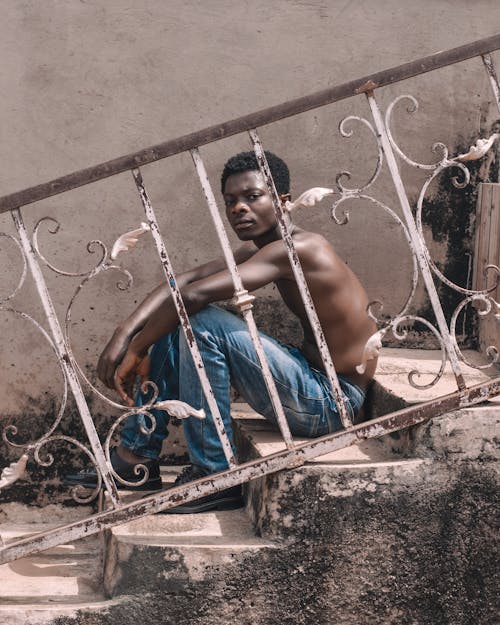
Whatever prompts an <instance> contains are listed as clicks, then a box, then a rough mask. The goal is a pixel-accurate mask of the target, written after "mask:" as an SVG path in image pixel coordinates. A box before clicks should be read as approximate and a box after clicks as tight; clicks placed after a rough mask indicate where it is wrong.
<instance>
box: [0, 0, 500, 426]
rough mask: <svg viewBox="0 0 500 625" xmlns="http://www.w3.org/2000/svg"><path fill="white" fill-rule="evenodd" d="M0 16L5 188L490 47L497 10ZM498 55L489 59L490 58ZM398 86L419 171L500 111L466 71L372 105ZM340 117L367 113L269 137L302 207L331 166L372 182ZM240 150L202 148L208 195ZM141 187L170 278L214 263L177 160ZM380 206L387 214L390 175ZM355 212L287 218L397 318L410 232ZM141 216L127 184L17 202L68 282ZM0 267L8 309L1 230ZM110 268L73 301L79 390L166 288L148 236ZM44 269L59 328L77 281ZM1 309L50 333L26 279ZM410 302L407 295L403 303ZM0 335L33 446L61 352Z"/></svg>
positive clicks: (57, 9)
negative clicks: (383, 72) (408, 105)
mask: <svg viewBox="0 0 500 625" xmlns="http://www.w3.org/2000/svg"><path fill="white" fill-rule="evenodd" d="M2 9H3V11H2V21H1V24H0V32H1V37H0V49H1V54H2V63H1V65H0V80H1V85H2V94H3V95H2V99H1V102H0V111H1V114H2V121H3V123H2V135H1V136H2V141H1V142H0V154H1V157H2V162H3V175H2V178H1V184H0V193H1V194H2V195H3V194H6V193H9V192H13V191H17V190H19V189H21V188H24V187H26V186H29V185H33V184H37V183H40V182H44V181H47V180H49V179H52V178H55V177H57V176H60V175H63V174H65V173H69V172H71V171H74V170H77V169H79V168H83V167H86V166H89V165H92V164H95V163H97V162H101V161H104V160H106V159H110V158H113V157H116V156H119V155H121V154H124V153H127V152H130V151H133V150H137V149H140V148H142V147H145V146H147V145H151V144H154V143H157V142H160V141H162V140H166V139H169V138H173V137H175V136H179V135H181V134H184V133H187V132H190V131H192V130H196V129H200V128H203V127H206V126H208V125H211V124H214V123H217V122H221V121H224V120H227V119H230V118H234V117H238V116H240V115H242V114H245V113H249V112H252V111H254V110H257V109H260V108H263V107H266V106H270V105H273V104H277V103H280V102H283V101H285V100H287V99H290V98H294V97H298V96H301V95H305V94H307V93H310V92H312V91H314V90H317V89H321V88H324V87H327V86H330V85H334V84H338V83H341V82H343V81H346V80H349V79H352V78H355V77H358V76H362V75H366V74H369V73H370V72H374V71H377V70H380V69H382V68H386V67H391V66H394V65H398V64H400V63H403V62H405V61H410V60H412V59H415V58H417V57H420V56H423V55H426V54H430V53H432V52H435V51H437V50H441V49H446V48H450V47H453V46H456V45H460V44H463V43H467V42H470V41H473V40H475V39H478V38H481V37H485V36H489V35H491V34H494V33H495V30H496V28H497V24H498V23H499V18H500V5H499V4H498V2H496V0H479V1H477V2H474V3H471V2H467V1H466V0H462V1H459V2H456V1H453V2H452V1H446V0H437V1H436V0H421V1H420V2H411V1H410V0H403V1H401V0H388V1H387V2H373V1H372V0H359V1H357V2H347V1H345V0H342V1H340V0H332V1H331V2H321V1H319V0H311V1H300V0H273V2H267V1H263V0H258V1H256V2H252V3H250V4H249V3H246V2H232V1H231V2H230V1H228V0H216V1H214V2H209V3H201V2H194V1H187V2H186V1H182V2H181V1H180V0H171V1H169V2H161V1H159V0H148V1H146V2H141V3H132V2H129V1H128V0H107V1H106V2H98V1H97V2H93V1H84V0H82V1H79V2H78V1H76V0H71V1H66V0H49V1H46V2H43V3H40V2H35V1H33V0H24V1H23V2H10V3H4V6H3V7H2ZM494 57H495V58H496V60H497V64H498V61H500V58H499V55H498V54H496V55H494ZM406 92H409V93H412V94H414V95H416V96H417V97H418V98H419V100H420V110H419V112H418V113H416V114H414V115H412V116H409V115H407V114H406V112H404V110H402V111H399V112H398V113H397V114H396V116H395V134H396V138H397V139H398V140H399V142H400V143H401V145H402V146H403V147H404V149H405V150H407V151H408V152H409V153H410V154H411V155H412V157H413V158H415V159H417V160H427V161H429V160H431V159H432V157H433V155H432V154H431V152H430V146H431V145H432V144H433V143H434V142H435V141H437V140H440V141H443V142H444V143H445V144H447V145H448V146H449V147H450V151H451V153H455V152H456V151H457V150H458V148H459V146H460V147H463V146H464V145H466V144H467V143H468V142H469V141H470V140H471V139H472V138H474V139H475V138H476V137H477V136H478V135H479V134H481V133H483V131H485V129H487V128H489V126H490V125H491V123H492V121H493V120H494V119H495V117H496V114H495V110H494V107H493V104H492V101H491V100H492V96H491V92H490V88H489V84H488V81H487V78H486V76H485V73H484V71H483V69H482V66H481V63H480V62H479V61H477V60H474V61H470V62H466V63H462V64H460V65H457V66H454V67H450V68H447V69H444V70H440V71H438V72H435V73H432V74H428V75H425V76H423V77H420V78H415V79H412V80H410V81H407V83H405V84H404V85H396V86H394V87H391V88H387V89H383V90H381V92H380V95H379V98H380V102H381V104H382V105H383V106H385V105H387V104H388V103H389V102H390V100H391V99H392V98H393V97H394V96H396V95H398V94H401V93H406ZM349 114H358V115H368V109H367V105H366V102H365V100H364V97H363V96H360V97H359V98H355V99H353V100H349V101H344V102H341V103H339V104H337V105H332V106H328V107H325V108H323V109H320V110H318V111H315V112H312V113H309V114H304V115H301V116H299V117H297V118H295V119H290V120H286V121H283V122H281V123H278V124H275V125H274V126H272V127H269V128H264V129H263V130H262V137H263V140H264V142H265V145H266V146H267V147H268V148H269V149H272V150H274V151H275V152H277V153H278V154H280V155H282V156H283V157H284V158H285V159H286V160H287V161H288V162H289V165H290V168H291V171H292V176H293V189H292V190H293V192H294V193H295V194H297V193H300V192H301V191H302V190H303V189H305V188H308V187H310V186H315V185H320V186H327V185H333V184H334V180H335V175H336V174H337V173H338V172H340V171H342V170H350V171H351V172H352V174H353V178H352V183H354V184H359V183H362V182H363V181H365V180H367V178H368V177H369V175H370V174H371V172H372V171H373V168H374V165H375V159H376V148H375V146H374V142H373V138H372V137H371V135H370V133H369V132H368V131H367V129H366V128H364V127H361V126H360V127H359V128H355V133H354V135H353V137H352V138H350V139H345V138H341V137H340V135H339V133H338V130H337V125H338V123H339V121H340V120H341V119H342V118H343V117H344V116H345V115H349ZM248 147H249V142H248V140H247V138H246V137H243V136H241V137H235V138H232V139H228V140H225V141H223V142H221V143H220V144H217V145H212V146H208V147H207V148H204V149H203V150H202V154H203V155H204V156H206V162H207V164H208V169H209V173H210V175H211V178H212V181H213V185H214V187H215V188H216V189H218V173H219V172H220V170H221V167H222V165H223V163H224V161H225V160H226V158H227V157H228V156H230V155H231V154H233V153H234V152H236V151H239V150H241V149H248ZM403 173H404V175H405V176H406V178H407V179H408V180H409V190H410V194H411V195H412V197H415V196H416V194H417V190H418V183H419V181H421V179H420V178H419V176H418V175H417V174H415V173H413V172H410V171H407V168H403ZM143 174H144V177H145V181H146V184H147V185H148V187H149V188H150V193H151V196H152V200H153V202H154V204H155V206H156V207H157V210H158V213H159V216H160V225H161V227H162V229H163V232H164V235H165V238H166V241H167V244H168V245H169V251H170V254H171V257H172V259H173V262H174V264H175V267H176V268H177V269H178V270H182V269H185V268H188V267H189V266H191V265H193V264H196V263H199V262H202V261H205V260H208V259H209V258H210V257H212V256H213V254H214V250H216V249H217V244H216V238H215V234H214V232H213V229H212V227H211V226H209V225H208V220H207V211H206V208H205V206H204V203H203V200H202V195H201V192H200V189H199V187H198V182H197V180H196V178H195V176H194V172H193V168H192V164H191V162H190V159H189V157H188V156H186V155H182V156H178V157H174V158H172V159H169V160H168V161H164V162H160V163H157V164H154V165H151V166H148V167H146V168H144V172H143ZM433 192H434V191H433ZM376 194H377V197H380V198H385V201H386V202H387V203H388V204H389V205H391V206H395V205H396V200H395V195H394V192H393V190H392V185H391V183H390V181H389V179H388V177H387V176H386V175H384V176H382V178H381V179H380V181H379V183H377V189H376ZM350 208H351V210H350V212H351V222H350V224H349V225H347V226H344V227H339V226H334V225H333V223H332V222H331V220H330V217H329V205H328V203H325V204H324V205H323V206H322V208H321V209H318V211H316V212H314V213H313V214H309V215H299V216H298V221H299V222H300V223H301V224H303V225H307V227H309V228H311V229H313V230H318V231H321V232H324V233H326V234H327V236H328V237H329V238H330V239H331V240H332V242H333V243H334V245H335V246H336V248H337V249H338V251H339V253H340V254H341V255H342V256H343V257H344V258H345V259H346V262H347V263H348V264H349V265H350V266H352V267H353V268H354V269H355V271H356V272H357V273H358V274H359V275H360V277H361V279H362V281H363V282H364V284H365V285H366V287H367V289H368V291H369V294H370V296H371V297H372V298H380V299H383V300H384V301H385V302H386V311H387V312H391V311H392V312H394V311H396V310H398V309H399V307H400V306H401V305H402V303H403V301H404V299H405V297H406V294H407V293H408V291H409V276H410V266H411V265H410V256H409V253H408V251H407V248H406V244H405V242H404V240H403V236H402V234H401V233H400V232H398V231H397V228H396V227H395V226H394V224H393V223H392V222H391V221H390V219H389V217H387V216H386V215H385V214H382V213H380V212H376V211H374V210H373V208H370V207H369V206H366V205H363V204H361V203H357V204H353V205H352V206H351V207H350ZM141 211H142V209H141V206H140V203H139V200H138V197H137V195H136V191H135V188H134V187H133V182H132V179H131V176H129V175H125V174H123V175H120V176H118V177H116V178H114V179H110V180H105V181H102V182H99V183H97V184H95V185H93V186H92V187H90V188H83V189H79V190H76V191H73V192H70V193H67V194H64V195H62V196H58V197H55V198H52V199H50V200H47V201H44V202H39V203H37V204H35V205H32V206H29V207H27V209H26V210H25V216H26V221H27V224H28V226H29V227H30V228H32V227H33V226H34V224H35V223H36V222H37V220H38V219H39V218H41V217H43V216H45V215H50V216H52V217H55V218H57V219H58V220H59V221H60V223H61V230H60V232H59V233H58V234H55V235H52V234H50V233H49V232H48V228H47V227H46V226H44V225H42V227H41V235H40V247H41V249H42V251H43V253H44V254H45V255H46V256H47V258H48V259H49V260H50V261H51V262H53V263H54V264H55V265H56V266H57V267H60V268H61V269H64V270H66V271H73V272H74V271H84V270H86V269H88V268H90V267H91V266H92V265H93V264H94V262H96V256H97V255H96V254H94V255H89V254H88V253H87V252H86V244H87V242H88V241H90V240H92V239H101V240H102V241H103V242H104V243H106V244H107V245H111V244H112V242H113V241H114V240H115V238H116V237H117V236H118V235H119V234H121V233H122V232H124V231H125V230H128V229H130V228H133V227H136V226H137V225H138V223H139V222H140V221H141V219H142V218H143V216H142V212H141ZM431 221H432V219H431ZM466 226H467V224H466ZM436 228H437V230H436V233H437V236H436V239H437V241H436V243H435V244H433V248H434V249H435V252H436V257H437V258H438V259H440V260H442V261H443V262H445V261H446V257H447V253H448V249H447V239H448V237H447V233H446V229H445V228H444V229H443V228H441V229H439V228H438V226H436ZM436 228H435V229H436ZM0 231H2V232H6V233H12V232H13V226H12V224H11V220H10V217H9V216H8V215H3V216H1V217H0ZM389 237H390V240H391V243H390V244H388V240H389ZM431 239H432V236H431V232H430V231H429V241H431ZM233 240H234V239H233ZM0 262H1V263H2V265H1V266H2V268H3V271H2V276H1V281H0V297H4V294H6V293H8V292H10V290H11V288H12V287H13V286H14V285H15V284H16V283H17V280H18V277H19V275H20V273H21V270H20V265H19V253H18V251H17V249H16V248H15V246H14V244H13V243H12V242H11V241H9V240H8V239H5V238H4V237H2V238H1V239H0ZM123 265H124V266H125V267H127V268H128V269H130V270H131V271H132V272H133V274H134V285H133V287H132V288H131V290H130V291H129V292H122V291H120V290H118V289H117V288H116V282H117V281H118V280H119V278H120V275H119V274H118V272H115V275H111V274H112V273H113V272H107V273H106V274H105V275H103V276H101V277H99V279H98V280H96V281H95V284H91V285H88V286H86V287H85V288H84V290H83V292H82V293H81V294H80V295H79V297H78V298H77V301H76V303H75V305H74V309H73V314H72V319H71V327H70V333H71V336H72V341H73V346H74V349H75V354H76V357H77V359H78V360H79V362H80V364H81V366H82V368H83V369H84V370H85V371H86V372H87V373H88V374H89V376H90V377H93V376H94V375H95V363H96V360H97V356H98V354H99V352H100V350H101V349H102V347H103V345H104V344H105V342H106V340H107V338H108V337H109V335H110V333H111V331H112V329H113V328H114V326H115V324H116V323H117V322H118V321H119V320H121V319H122V318H123V317H124V316H125V315H126V314H127V313H128V311H130V310H131V309H132V308H133V306H134V304H136V303H138V302H139V301H140V300H141V298H142V297H143V296H144V294H146V293H147V292H148V291H149V290H150V289H151V288H152V287H154V286H155V285H156V284H157V283H158V282H159V281H160V280H161V278H162V274H161V270H160V266H159V263H158V261H157V260H156V258H155V255H154V253H153V251H152V248H151V245H150V243H149V242H146V241H141V243H140V245H139V247H138V249H137V250H135V251H134V252H132V253H130V254H129V255H128V256H124V257H123ZM46 275H47V280H48V283H49V287H50V289H51V292H52V294H53V297H54V303H55V306H56V309H57V312H58V313H59V315H60V318H64V315H65V311H66V307H67V305H68V302H69V299H70V297H71V295H72V293H73V291H74V289H75V288H76V285H77V284H78V279H74V278H68V277H61V276H58V275H57V276H56V275H55V274H53V273H51V272H50V271H47V272H46ZM262 297H263V300H262V302H263V303H262V304H261V307H262V310H263V311H265V312H268V311H269V310H270V309H271V306H270V304H269V300H271V301H272V300H273V298H274V293H273V291H272V289H270V290H269V291H266V292H265V293H264V294H263V296H262ZM12 305H13V306H14V307H15V308H18V309H21V310H24V311H26V312H28V313H30V314H32V315H33V316H34V317H35V318H36V319H38V320H41V322H42V325H44V326H45V325H46V324H45V322H44V321H43V315H42V312H41V309H40V306H39V305H38V303H37V300H36V297H35V295H34V289H33V286H32V284H31V281H30V280H28V281H27V284H26V285H25V287H24V288H23V290H22V292H21V293H19V294H18V295H17V296H16V298H15V299H14V300H13V302H12ZM422 305H423V299H422V297H421V296H419V298H417V302H416V306H417V308H418V307H419V306H422ZM272 308H273V310H274V312H276V309H275V308H274V306H273V307H272ZM281 318H282V317H281V314H275V319H276V321H275V323H274V324H273V323H271V324H270V325H271V329H275V330H276V329H279V327H280V325H281ZM287 323H288V322H287ZM0 328H1V332H0V354H1V356H0V362H1V367H2V376H1V377H0V394H1V397H2V400H1V402H0V406H1V407H0V414H1V415H2V419H3V421H4V422H5V421H7V420H8V419H10V418H12V419H13V420H15V421H19V415H23V419H22V421H23V424H24V427H25V429H26V430H27V431H28V432H29V433H30V434H33V433H35V432H37V431H40V432H41V431H43V429H45V426H46V423H47V421H48V420H50V419H51V418H52V417H51V415H53V413H54V406H57V405H58V401H59V400H58V397H59V395H60V391H61V387H62V384H61V379H60V373H59V370H58V366H57V364H56V362H55V358H54V356H53V354H52V352H51V349H50V347H49V346H48V345H47V344H46V342H45V340H44V339H43V337H42V336H41V334H40V332H39V331H38V330H36V329H35V328H33V327H32V325H31V324H30V323H29V322H28V321H26V320H23V319H20V318H19V317H16V316H14V315H12V314H6V313H1V314H0ZM287 333H289V334H288V335H290V334H292V335H293V332H292V331H289V330H288V329H287V330H286V332H285V334H287ZM93 410H94V413H95V415H96V418H97V421H98V422H100V423H102V424H103V431H105V430H106V424H107V423H108V421H107V420H106V419H107V417H106V418H105V417H104V416H103V415H105V414H108V413H107V412H106V410H105V409H104V407H103V406H102V405H101V404H97V402H94V404H93ZM68 423H69V420H68ZM68 428H70V429H71V426H69V425H68Z"/></svg>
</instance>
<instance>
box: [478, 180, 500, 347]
mask: <svg viewBox="0 0 500 625" xmlns="http://www.w3.org/2000/svg"><path fill="white" fill-rule="evenodd" d="M476 214H477V218H476V219H477V221H476V241H475V254H474V274H473V275H474V278H473V284H474V287H473V288H474V289H478V290H481V289H485V288H486V287H487V285H488V284H491V283H492V280H493V279H494V277H493V273H492V272H491V271H490V272H489V273H488V278H489V279H488V280H486V278H485V276H484V269H485V267H486V266H487V265H496V266H497V267H498V266H500V183H497V182H489V183H486V182H483V183H481V184H480V185H479V193H478V201H477V213H476ZM487 283H488V284H487ZM490 295H491V297H492V298H493V299H494V300H495V301H497V302H500V285H499V286H497V288H496V289H495V291H493V292H492V293H491V294H490ZM498 312H499V311H498V309H496V310H492V312H491V314H489V315H487V316H486V317H480V321H479V345H480V348H481V350H483V351H484V350H485V349H486V348H487V347H488V346H490V345H493V346H495V347H497V349H500V323H499V322H498V320H497V319H496V318H495V313H498Z"/></svg>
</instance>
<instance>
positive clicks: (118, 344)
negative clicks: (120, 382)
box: [97, 330, 131, 389]
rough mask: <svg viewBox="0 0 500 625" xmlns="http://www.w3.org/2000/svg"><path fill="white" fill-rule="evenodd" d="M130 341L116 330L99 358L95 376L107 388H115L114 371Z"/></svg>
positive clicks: (124, 334) (126, 335)
mask: <svg viewBox="0 0 500 625" xmlns="http://www.w3.org/2000/svg"><path fill="white" fill-rule="evenodd" d="M130 340H131V337H130V336H129V335H128V334H126V333H124V332H120V331H119V330H116V331H115V332H114V334H113V336H112V337H111V339H110V341H109V342H108V344H107V345H106V347H105V348H104V350H103V352H102V354H101V355H100V356H99V362H98V363H97V375H98V376H99V379H100V380H101V381H102V382H104V384H105V385H106V386H107V387H108V388H112V389H114V388H115V371H116V368H117V367H118V365H119V364H120V362H121V361H122V360H123V357H124V356H125V353H126V352H127V348H128V346H129V344H130Z"/></svg>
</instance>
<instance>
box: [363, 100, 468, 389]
mask: <svg viewBox="0 0 500 625" xmlns="http://www.w3.org/2000/svg"><path fill="white" fill-rule="evenodd" d="M366 97H367V99H368V104H369V105H370V109H371V112H372V115H373V120H374V122H375V127H376V128H377V131H378V133H379V136H380V142H381V145H382V149H383V151H384V154H385V156H386V159H387V165H388V166H389V171H390V173H391V177H392V180H393V182H394V186H395V188H396V193H397V195H398V199H399V203H400V205H401V209H402V211H403V214H404V217H405V221H406V225H407V227H408V233H409V235H410V239H411V244H412V246H413V250H412V251H413V253H414V254H415V256H416V258H417V261H418V264H419V266H420V271H421V272H422V277H423V279H424V283H425V286H426V289H427V293H428V294H429V298H430V300H431V304H432V308H433V310H434V314H435V315H436V321H437V324H438V327H439V331H440V333H441V337H442V339H443V342H444V345H445V347H446V352H447V354H448V358H449V360H450V364H451V368H452V370H453V373H454V374H455V379H456V381H457V385H458V388H459V389H460V390H463V389H465V388H466V385H465V381H464V378H463V375H462V372H461V370H460V364H459V362H458V356H457V352H456V351H455V347H454V344H453V340H452V338H451V336H450V331H449V329H448V324H447V323H446V319H445V316H444V313H443V309H442V307H441V302H440V301H439V296H438V293H437V290H436V285H435V284H434V280H433V278H432V273H431V270H430V268H429V264H428V262H427V256H426V253H425V243H424V242H423V241H422V239H421V237H420V234H419V232H418V230H417V227H416V225H415V220H414V218H413V213H412V210H411V207H410V202H409V200H408V197H407V195H406V191H405V188H404V185H403V180H402V179H401V174H400V173H399V168H398V164H397V162H396V158H395V156H394V152H393V150H392V146H391V143H390V140H389V136H388V134H387V129H386V127H385V124H384V121H383V119H382V115H381V113H380V110H379V108H378V105H377V102H376V100H375V96H374V94H373V91H367V93H366Z"/></svg>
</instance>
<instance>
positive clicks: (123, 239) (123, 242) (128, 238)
mask: <svg viewBox="0 0 500 625" xmlns="http://www.w3.org/2000/svg"><path fill="white" fill-rule="evenodd" d="M150 230H151V228H150V227H149V225H148V224H147V223H144V222H142V223H141V227H140V228H136V229H135V230H130V231H129V232H125V233H124V234H122V235H121V236H119V237H118V238H117V239H116V241H115V242H114V244H113V248H112V249H111V254H110V258H111V260H115V259H116V257H117V256H118V254H120V252H126V251H127V250H130V249H131V248H133V247H135V246H136V245H137V241H138V239H139V237H140V236H141V235H142V234H144V233H145V232H149V231H150Z"/></svg>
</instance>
